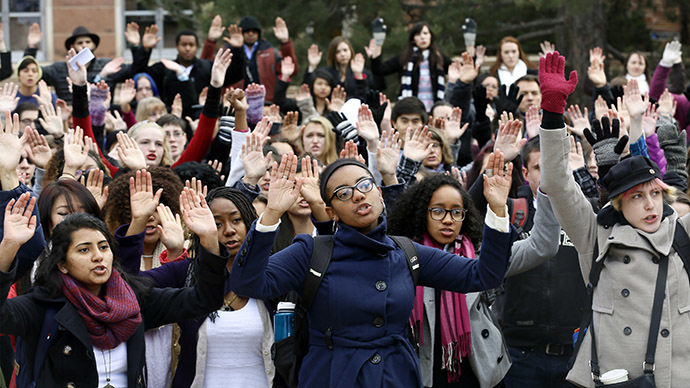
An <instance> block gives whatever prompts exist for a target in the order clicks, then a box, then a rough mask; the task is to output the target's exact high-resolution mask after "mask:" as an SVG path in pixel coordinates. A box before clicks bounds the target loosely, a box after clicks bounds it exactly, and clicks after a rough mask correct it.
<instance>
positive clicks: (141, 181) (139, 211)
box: [129, 170, 163, 224]
mask: <svg viewBox="0 0 690 388" xmlns="http://www.w3.org/2000/svg"><path fill="white" fill-rule="evenodd" d="M162 194H163V189H162V188H160V189H158V190H157V191H156V193H155V194H154V192H153V179H152V178H151V173H150V172H148V171H146V170H137V172H136V175H135V176H133V177H130V178H129V205H130V212H131V216H132V223H134V222H135V221H137V222H143V223H144V224H146V222H148V219H149V217H151V215H152V214H153V213H154V212H155V211H156V207H157V206H158V203H159V202H160V199H161V195H162Z"/></svg>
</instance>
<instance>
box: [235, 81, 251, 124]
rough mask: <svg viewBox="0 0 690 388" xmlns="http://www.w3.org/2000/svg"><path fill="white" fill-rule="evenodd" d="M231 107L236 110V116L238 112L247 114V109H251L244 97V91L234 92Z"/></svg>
mask: <svg viewBox="0 0 690 388" xmlns="http://www.w3.org/2000/svg"><path fill="white" fill-rule="evenodd" d="M230 105H231V106H232V107H233V109H235V114H237V112H246V111H247V109H249V103H247V97H246V96H245V95H244V90H242V89H235V90H234V91H233V92H232V94H231V95H230ZM235 129H237V128H235Z"/></svg>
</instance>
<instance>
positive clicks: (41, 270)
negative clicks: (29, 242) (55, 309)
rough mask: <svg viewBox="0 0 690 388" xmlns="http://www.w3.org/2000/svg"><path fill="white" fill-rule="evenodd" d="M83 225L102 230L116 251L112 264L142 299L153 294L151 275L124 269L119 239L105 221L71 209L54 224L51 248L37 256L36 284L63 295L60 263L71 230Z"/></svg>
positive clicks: (109, 244)
mask: <svg viewBox="0 0 690 388" xmlns="http://www.w3.org/2000/svg"><path fill="white" fill-rule="evenodd" d="M81 229H91V230H96V231H99V232H101V233H103V236H105V239H106V241H108V246H109V247H110V250H111V251H112V252H113V264H112V265H113V268H115V269H117V270H118V272H120V275H121V276H122V278H123V279H124V280H125V281H126V282H127V283H129V285H130V286H131V287H132V290H133V291H134V293H135V294H136V296H137V298H139V299H142V298H145V297H146V296H148V295H149V294H150V292H151V290H152V288H153V283H151V281H150V280H148V279H143V278H139V277H137V276H133V275H128V274H127V273H126V272H125V271H123V270H122V267H121V266H120V261H119V260H117V241H116V240H115V238H114V237H113V235H112V234H110V232H108V229H107V228H106V226H105V224H104V223H103V221H101V220H100V219H99V218H97V217H96V216H94V215H91V214H87V213H72V214H70V215H68V216H67V217H66V218H65V220H64V221H62V222H61V223H60V224H58V225H57V226H55V229H53V235H52V236H51V239H50V243H49V244H48V248H46V249H44V250H43V253H42V254H41V257H40V259H39V260H38V263H39V264H38V268H37V269H36V286H38V287H40V288H41V290H42V291H43V292H45V293H47V294H48V295H50V296H51V297H53V298H55V297H58V296H60V295H62V278H61V277H60V270H59V269H58V266H57V265H58V263H60V262H64V261H65V260H67V250H68V249H69V246H70V244H72V233H73V232H76V231H78V230H81Z"/></svg>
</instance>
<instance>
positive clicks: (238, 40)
mask: <svg viewBox="0 0 690 388" xmlns="http://www.w3.org/2000/svg"><path fill="white" fill-rule="evenodd" d="M228 35H230V36H229V37H227V36H226V37H223V40H224V41H226V42H227V43H228V44H229V45H230V47H242V45H243V44H244V36H243V35H242V28H241V27H237V24H231V25H230V26H228Z"/></svg>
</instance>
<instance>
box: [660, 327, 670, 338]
mask: <svg viewBox="0 0 690 388" xmlns="http://www.w3.org/2000/svg"><path fill="white" fill-rule="evenodd" d="M669 334H671V333H670V332H669V331H668V329H663V330H661V336H662V337H664V338H666V337H668V335H669Z"/></svg>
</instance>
